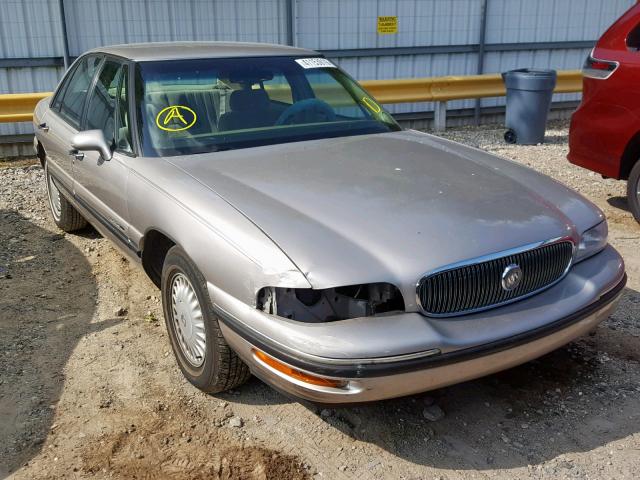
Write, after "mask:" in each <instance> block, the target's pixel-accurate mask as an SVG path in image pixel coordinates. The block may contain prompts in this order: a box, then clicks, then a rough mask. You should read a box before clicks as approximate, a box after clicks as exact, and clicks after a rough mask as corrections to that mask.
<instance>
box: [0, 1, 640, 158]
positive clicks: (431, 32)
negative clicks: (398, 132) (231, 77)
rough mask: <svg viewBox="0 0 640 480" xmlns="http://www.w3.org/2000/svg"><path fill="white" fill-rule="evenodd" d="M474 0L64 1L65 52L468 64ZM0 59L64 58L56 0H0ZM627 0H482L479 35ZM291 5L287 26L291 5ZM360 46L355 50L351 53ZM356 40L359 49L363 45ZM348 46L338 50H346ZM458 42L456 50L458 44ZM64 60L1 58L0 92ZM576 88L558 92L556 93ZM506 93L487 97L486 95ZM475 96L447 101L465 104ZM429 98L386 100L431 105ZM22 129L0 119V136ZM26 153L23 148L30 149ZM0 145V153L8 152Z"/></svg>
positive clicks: (380, 68)
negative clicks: (188, 47) (234, 47)
mask: <svg viewBox="0 0 640 480" xmlns="http://www.w3.org/2000/svg"><path fill="white" fill-rule="evenodd" d="M482 2H483V0H290V1H288V0H65V10H66V15H65V17H66V21H67V30H68V36H69V50H70V55H71V56H76V55H78V54H80V53H82V52H83V51H85V50H87V49H89V48H93V47H96V46H100V45H108V44H114V43H130V42H147V41H166V40H239V41H259V42H272V43H286V42H287V38H289V35H290V34H292V36H293V40H294V42H295V44H297V45H299V46H303V47H308V48H312V49H319V50H331V51H334V52H335V51H339V52H341V53H340V55H336V59H335V60H336V62H337V63H338V64H340V65H341V66H342V67H343V68H344V69H345V70H347V71H348V72H349V73H351V74H352V75H353V76H354V77H356V78H358V79H374V78H403V77H422V76H439V75H469V74H475V73H476V72H477V63H478V54H477V51H476V50H477V44H478V42H479V39H480V29H481V18H482V8H481V5H482ZM0 3H1V5H0V7H1V9H2V10H1V11H2V15H1V16H0V59H10V58H42V57H62V55H63V41H62V34H61V26H60V12H59V8H58V0H0ZM633 3H634V1H633V0H606V1H605V0H487V5H488V7H487V25H486V42H487V44H489V45H493V46H494V47H495V46H496V45H497V46H498V47H499V45H500V44H515V43H523V42H566V41H594V40H596V39H597V38H598V37H599V36H600V35H601V34H602V32H603V31H604V30H605V29H606V27H607V26H608V25H610V24H611V23H612V22H613V21H614V20H615V19H616V18H617V17H618V16H620V15H621V14H622V12H624V11H625V10H626V9H627V8H629V6H630V5H632V4H633ZM290 5H292V6H293V14H294V15H293V22H292V23H293V25H292V27H293V32H289V24H288V21H287V15H288V8H289V6H290ZM378 16H397V17H398V33H397V34H390V35H379V34H378V33H377V31H376V20H377V17H378ZM434 46H441V48H442V49H444V50H446V49H447V48H449V47H450V48H451V49H453V50H454V51H455V50H456V48H457V49H458V51H459V50H460V47H465V48H466V47H469V48H467V50H466V51H464V52H461V53H415V54H402V55H395V54H393V55H390V54H388V53H385V52H384V51H383V52H380V51H378V52H376V51H375V49H385V48H392V49H393V48H404V47H408V48H413V47H434ZM352 49H359V50H360V52H359V53H358V52H356V53H349V52H348V51H349V50H352ZM362 49H366V50H365V51H364V52H362ZM345 50H346V52H345ZM463 50H464V48H463ZM499 50H500V48H492V49H488V51H487V53H486V56H485V61H484V71H485V72H500V71H505V70H509V69H512V68H519V67H541V68H556V69H568V68H572V69H573V68H580V66H581V64H582V62H583V61H584V58H585V57H586V55H587V53H588V50H589V49H588V48H566V49H552V50H549V49H545V50H540V49H531V50H519V51H499ZM61 74H62V68H60V67H54V66H40V67H20V68H16V67H9V68H6V67H4V68H0V93H9V92H30V91H46V90H51V89H53V88H54V87H55V85H56V83H57V80H58V79H59V78H60V76H61ZM576 98H578V96H577V95H562V96H556V100H566V99H576ZM501 103H503V99H485V100H483V101H482V104H483V105H486V106H492V105H499V104H501ZM473 104H474V102H473V101H458V102H451V103H450V105H449V107H450V108H452V109H455V108H467V107H472V106H473ZM431 109H432V105H429V104H405V105H396V106H392V107H391V108H390V110H391V111H393V112H396V113H401V112H415V111H418V112H419V111H428V110H431ZM29 132H31V127H30V125H29V124H22V125H20V124H0V136H3V135H4V136H6V135H16V134H23V133H29ZM27 151H28V150H27ZM17 152H18V151H17V150H16V149H15V148H14V147H11V148H8V147H7V146H2V145H0V155H14V154H16V153H17Z"/></svg>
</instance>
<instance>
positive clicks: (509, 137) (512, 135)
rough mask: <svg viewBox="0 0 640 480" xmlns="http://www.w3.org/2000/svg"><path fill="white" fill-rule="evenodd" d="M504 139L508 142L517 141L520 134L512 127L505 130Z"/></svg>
mask: <svg viewBox="0 0 640 480" xmlns="http://www.w3.org/2000/svg"><path fill="white" fill-rule="evenodd" d="M504 141H505V142H507V143H516V142H517V141H518V136H517V135H516V132H514V131H513V130H511V129H509V130H507V131H506V132H504Z"/></svg>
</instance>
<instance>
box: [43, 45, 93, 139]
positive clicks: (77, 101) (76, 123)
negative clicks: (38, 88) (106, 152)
mask: <svg viewBox="0 0 640 480" xmlns="http://www.w3.org/2000/svg"><path fill="white" fill-rule="evenodd" d="M100 60H101V59H100V57H96V56H89V57H86V58H84V59H83V60H81V61H80V63H79V64H78V66H77V67H76V69H75V70H74V72H73V73H72V74H71V75H70V76H69V77H68V79H67V81H66V83H65V85H63V86H62V88H61V92H60V95H59V97H60V102H59V103H58V98H56V101H55V102H54V108H56V107H57V108H56V109H57V110H59V112H60V115H61V116H62V117H63V118H64V119H65V120H66V121H67V122H69V123H70V124H71V125H72V126H73V127H74V128H76V129H79V128H80V120H81V118H82V110H83V107H84V102H85V99H86V98H87V92H88V91H89V87H90V86H91V80H92V79H93V76H94V74H95V73H96V69H97V67H98V65H99V63H100Z"/></svg>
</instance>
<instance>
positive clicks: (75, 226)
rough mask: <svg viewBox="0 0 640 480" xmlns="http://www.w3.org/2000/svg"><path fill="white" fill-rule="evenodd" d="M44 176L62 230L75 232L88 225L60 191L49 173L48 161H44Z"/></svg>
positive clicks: (53, 214) (56, 221)
mask: <svg viewBox="0 0 640 480" xmlns="http://www.w3.org/2000/svg"><path fill="white" fill-rule="evenodd" d="M44 176H45V180H46V183H47V198H48V199H49V208H50V210H51V216H52V217H53V221H54V222H55V224H56V225H57V226H58V228H60V229H61V230H63V231H65V232H74V231H76V230H80V229H82V228H84V227H86V226H87V221H86V220H85V219H84V218H83V217H82V215H80V213H78V211H77V210H76V209H75V208H74V207H73V205H71V203H69V201H68V200H67V199H66V198H65V197H64V195H62V193H60V190H59V189H58V186H57V185H56V182H55V180H54V179H53V177H52V176H51V175H50V174H49V167H48V162H45V163H44Z"/></svg>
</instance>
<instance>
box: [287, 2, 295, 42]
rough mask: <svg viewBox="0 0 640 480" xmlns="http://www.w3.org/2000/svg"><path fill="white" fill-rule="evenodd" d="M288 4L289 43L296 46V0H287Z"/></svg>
mask: <svg viewBox="0 0 640 480" xmlns="http://www.w3.org/2000/svg"><path fill="white" fill-rule="evenodd" d="M285 4H286V7H285V8H286V9H287V12H286V16H287V17H286V19H287V45H291V46H294V45H295V38H296V34H295V21H296V20H295V19H296V17H295V7H296V6H295V3H294V0H287V1H286V2H285Z"/></svg>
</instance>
